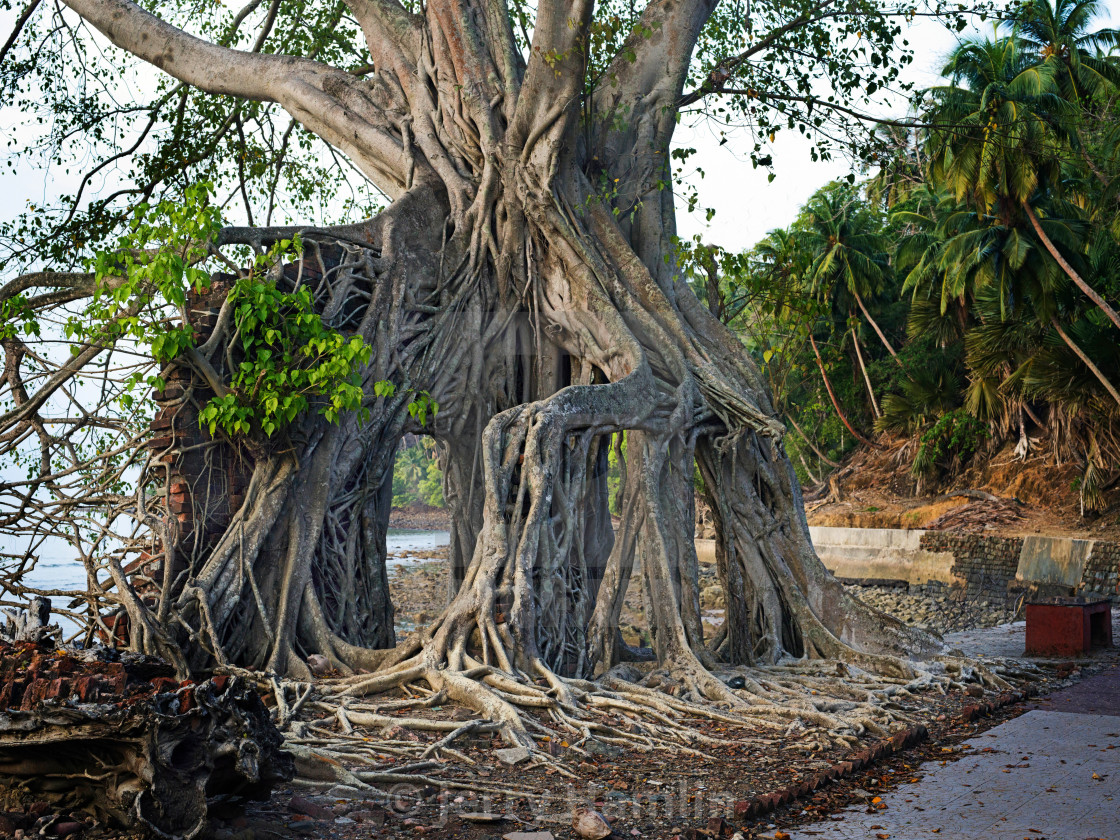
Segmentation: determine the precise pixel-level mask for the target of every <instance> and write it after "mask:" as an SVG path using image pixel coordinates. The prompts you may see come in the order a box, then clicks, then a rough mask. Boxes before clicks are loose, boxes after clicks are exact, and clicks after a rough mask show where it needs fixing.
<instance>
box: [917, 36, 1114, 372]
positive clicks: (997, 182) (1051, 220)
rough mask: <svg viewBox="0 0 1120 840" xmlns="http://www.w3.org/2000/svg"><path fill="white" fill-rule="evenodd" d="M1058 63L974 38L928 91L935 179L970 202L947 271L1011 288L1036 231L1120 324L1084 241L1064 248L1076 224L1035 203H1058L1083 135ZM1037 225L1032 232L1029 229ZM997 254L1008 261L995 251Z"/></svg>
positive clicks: (946, 259) (1043, 304)
mask: <svg viewBox="0 0 1120 840" xmlns="http://www.w3.org/2000/svg"><path fill="white" fill-rule="evenodd" d="M1058 70H1059V68H1058V65H1057V64H1055V63H1052V62H1051V63H1047V62H1041V63H1040V62H1038V61H1037V60H1035V56H1032V55H1030V54H1029V53H1027V52H1025V51H1024V50H1023V49H1022V47H1021V45H1020V43H1019V41H1018V40H1016V39H1010V38H1005V39H1000V40H991V39H987V38H974V39H969V40H966V41H964V42H962V43H961V45H960V46H959V47H958V48H957V49H956V50H955V51H954V52H953V53H952V54H951V55H950V57H949V61H948V62H947V64H946V66H945V68H944V69H943V71H942V74H943V75H945V76H947V77H949V78H950V84H949V85H946V86H943V87H938V88H932V89H930V90H929V91H927V95H928V100H927V103H928V105H927V117H928V119H929V120H930V122H931V123H933V124H935V126H936V127H935V128H934V129H933V130H931V131H930V133H929V140H928V148H929V151H930V177H931V179H932V180H934V181H935V182H936V183H939V184H942V185H944V186H945V187H946V188H947V189H948V190H950V191H951V192H952V193H953V195H954V196H955V198H956V199H957V200H958V201H960V202H962V204H963V205H964V207H963V208H962V209H961V210H960V211H958V217H957V218H953V219H952V224H953V225H954V226H955V228H954V230H953V232H952V235H951V236H948V237H946V241H945V243H944V245H943V246H942V248H943V251H942V253H941V254H940V256H939V261H940V263H941V266H942V267H943V268H947V267H952V269H953V270H952V271H951V272H949V273H948V275H947V276H949V277H952V278H953V282H954V283H955V284H956V285H957V286H958V287H959V286H960V285H961V284H962V283H965V282H968V281H969V279H970V278H972V279H973V281H974V282H975V279H976V278H979V279H980V280H982V281H984V282H991V281H993V280H996V281H998V282H999V283H1001V284H1004V283H1006V284H1007V285H1008V286H1009V287H1010V286H1012V285H1013V284H1014V283H1015V282H1018V281H1017V275H1018V273H1019V272H1020V271H1021V269H1022V268H1023V267H1024V266H1026V265H1027V264H1028V257H1029V256H1030V254H1031V251H1032V247H1033V246H1032V242H1031V239H1037V242H1038V243H1040V244H1041V245H1042V246H1043V247H1044V248H1045V250H1046V251H1047V252H1048V253H1049V254H1050V256H1051V257H1052V258H1053V260H1054V262H1055V263H1056V264H1057V265H1058V266H1059V267H1060V268H1061V270H1062V271H1063V272H1064V273H1065V275H1066V276H1067V277H1069V279H1070V280H1072V281H1073V282H1074V284H1075V285H1076V286H1077V287H1078V288H1079V289H1081V291H1082V292H1084V294H1085V295H1086V296H1087V297H1088V298H1089V299H1090V300H1091V301H1092V302H1093V303H1094V304H1095V305H1096V306H1097V308H1099V309H1100V310H1101V311H1102V312H1103V313H1104V314H1105V315H1106V316H1107V317H1108V318H1109V320H1110V321H1112V323H1113V324H1115V325H1116V326H1117V328H1120V315H1117V313H1116V311H1115V310H1114V309H1113V308H1112V307H1111V306H1110V305H1109V304H1108V302H1107V301H1105V300H1104V298H1103V297H1101V295H1100V294H1098V293H1097V292H1096V290H1095V289H1093V288H1092V287H1091V286H1090V285H1089V284H1088V283H1087V282H1086V281H1085V280H1084V279H1083V278H1082V277H1081V274H1080V273H1079V272H1078V271H1077V270H1076V268H1075V267H1074V265H1073V262H1072V261H1073V260H1075V259H1076V257H1075V256H1074V252H1075V249H1068V251H1069V256H1067V254H1065V253H1063V252H1062V251H1061V250H1060V249H1059V247H1058V246H1059V245H1070V244H1073V242H1074V240H1075V237H1074V236H1073V231H1072V229H1071V226H1070V225H1069V224H1068V223H1067V222H1065V221H1063V220H1061V219H1060V218H1058V217H1054V216H1050V217H1047V218H1045V219H1042V218H1040V217H1039V215H1038V213H1037V212H1036V205H1037V206H1038V207H1039V208H1042V207H1043V205H1044V204H1045V203H1046V201H1047V200H1050V201H1051V202H1053V196H1052V195H1051V194H1052V192H1053V191H1054V190H1055V189H1056V188H1057V187H1058V186H1060V184H1061V181H1062V163H1063V160H1064V157H1065V156H1064V154H1063V153H1064V152H1065V151H1066V150H1068V149H1069V148H1070V145H1071V141H1072V142H1075V138H1074V137H1073V131H1072V129H1071V126H1072V125H1074V123H1075V120H1076V117H1077V114H1078V112H1077V109H1076V106H1075V105H1074V104H1073V103H1071V102H1070V101H1069V100H1067V99H1065V98H1064V97H1063V96H1062V95H1061V92H1060V87H1059V85H1058V83H1057V80H1056V74H1057V73H1058ZM1043 212H1044V213H1045V210H1043ZM1024 222H1025V223H1026V224H1024ZM1028 225H1029V228H1030V230H1032V231H1033V234H1034V235H1033V237H1028V236H1027V235H1026V234H1027V230H1026V228H1027V226H1028ZM993 237H994V239H995V241H993ZM995 252H998V253H999V254H1001V255H1002V256H1003V257H1004V259H1000V260H992V259H990V257H991V255H992V254H993V253H995ZM1000 272H1002V273H1000ZM1001 288H1002V285H1001ZM1035 293H1036V295H1037V299H1036V300H1035V306H1036V308H1038V309H1039V311H1040V313H1041V312H1042V311H1044V310H1046V309H1047V308H1048V302H1047V298H1048V296H1049V291H1048V290H1044V289H1036V290H1035ZM1001 299H1005V298H1001ZM1050 320H1053V318H1051V319H1050ZM1053 323H1055V324H1057V321H1053ZM1058 333H1059V335H1061V337H1062V339H1063V340H1064V341H1065V342H1066V343H1067V344H1068V345H1069V347H1070V349H1071V350H1073V351H1074V353H1075V354H1076V355H1077V356H1078V357H1079V358H1081V359H1082V360H1083V361H1086V364H1087V365H1088V366H1089V367H1090V368H1091V369H1092V370H1093V371H1094V374H1095V375H1097V378H1098V379H1099V380H1100V382H1101V384H1102V385H1103V386H1104V387H1105V388H1106V390H1107V391H1108V392H1109V393H1110V394H1116V393H1117V391H1116V388H1115V387H1114V386H1113V385H1112V383H1111V382H1110V381H1109V380H1108V379H1107V378H1106V377H1105V376H1104V374H1103V373H1101V372H1100V370H1099V368H1097V367H1096V366H1095V365H1093V364H1092V363H1091V361H1088V360H1087V357H1086V355H1085V353H1084V352H1083V351H1082V350H1081V349H1080V348H1079V347H1077V346H1075V343H1074V340H1073V339H1072V338H1071V337H1070V336H1069V334H1068V333H1066V332H1065V331H1063V330H1061V329H1060V325H1058Z"/></svg>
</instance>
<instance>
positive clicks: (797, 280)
mask: <svg viewBox="0 0 1120 840" xmlns="http://www.w3.org/2000/svg"><path fill="white" fill-rule="evenodd" d="M804 233H805V232H804V230H803V229H791V228H775V229H774V230H771V231H770V232H768V233H767V234H766V237H765V238H764V239H763V240H762V241H761V242H759V243H758V244H757V245H755V247H754V248H753V249H752V252H751V269H752V270H753V271H754V272H755V273H756V274H757V276H758V277H760V278H761V279H763V280H764V281H765V283H766V285H767V286H768V287H769V288H771V289H776V290H777V292H776V294H774V295H773V296H772V298H771V300H770V302H769V305H770V312H771V314H773V315H775V316H776V317H778V318H780V319H782V320H784V321H785V322H786V324H787V328H792V329H790V330H789V331H790V332H791V333H797V334H800V333H801V331H802V330H804V333H805V334H807V336H808V339H809V345H810V346H811V347H812V349H813V356H814V357H815V359H816V363H817V369H818V370H819V371H820V374H821V379H822V380H823V382H824V387H825V391H826V392H827V393H828V398H829V401H830V402H831V403H832V408H833V410H834V411H835V412H836V416H837V417H838V418H839V419H840V422H841V423H843V424H844V426H845V428H847V430H848V431H849V432H850V433H851V434H852V437H854V438H855V439H856V440H858V441H859V442H861V443H863V444H865V445H867V446H871V447H876V448H877V444H875V443H873V442H872V441H870V440H869V439H868V438H867V437H866V436H865V435H863V434H861V433H860V432H859V431H857V429H856V428H855V426H854V425H853V424H852V421H851V420H849V419H848V416H847V414H846V413H845V412H844V409H843V407H842V406H841V405H840V400H839V399H838V398H837V396H836V391H835V390H834V389H833V387H832V382H831V381H830V380H829V378H828V371H827V370H826V369H825V364H824V359H823V358H822V357H821V352H820V348H819V347H818V346H817V341H816V338H815V336H814V335H813V322H814V321H815V320H816V316H817V312H818V310H819V308H820V306H819V303H817V302H815V301H812V300H797V298H798V296H799V294H800V295H803V294H804V290H805V288H806V286H807V285H808V284H807V283H806V281H805V278H806V276H807V274H808V271H809V269H810V267H811V253H812V252H810V251H808V250H807V249H806V247H805V245H806V242H807V240H806V239H805V238H804ZM877 411H878V409H877V408H876V412H877ZM798 431H799V432H800V433H801V435H802V436H803V437H805V439H806V441H809V438H808V437H806V436H805V434H804V432H801V430H800V429H798ZM809 443H810V446H813V444H812V442H811V441H809ZM813 448H814V450H815V449H816V447H815V446H814V447H813ZM818 454H819V453H818Z"/></svg>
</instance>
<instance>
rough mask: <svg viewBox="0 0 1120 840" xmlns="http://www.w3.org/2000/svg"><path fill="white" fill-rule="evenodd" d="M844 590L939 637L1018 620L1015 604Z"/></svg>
mask: <svg viewBox="0 0 1120 840" xmlns="http://www.w3.org/2000/svg"><path fill="white" fill-rule="evenodd" d="M845 588H846V589H847V590H848V591H849V592H851V593H852V594H853V595H855V596H856V597H857V598H859V599H860V600H861V601H863V602H865V603H867V604H869V605H871V606H873V607H875V609H877V610H881V611H882V612H885V613H886V614H887V615H890V616H894V617H895V618H897V619H899V620H900V621H904V622H906V623H907V624H910V625H913V626H915V627H921V628H922V629H924V630H934V631H936V632H938V633H942V634H944V633H954V632H956V631H958V630H974V629H977V628H983V627H995V626H997V625H1000V624H1007V623H1009V622H1012V621H1015V620H1017V618H1019V616H1018V615H1017V611H1016V607H1015V605H1014V604H1012V605H1008V604H1003V603H997V602H996V601H994V600H991V599H988V598H964V599H957V598H954V597H951V596H950V595H948V594H944V593H942V594H938V593H934V592H909V591H908V590H907V589H906V587H904V586H862V585H859V584H848V585H847V586H846V587H845Z"/></svg>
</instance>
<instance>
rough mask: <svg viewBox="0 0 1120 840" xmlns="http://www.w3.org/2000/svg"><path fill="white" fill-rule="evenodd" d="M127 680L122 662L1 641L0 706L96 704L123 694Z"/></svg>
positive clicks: (31, 643)
mask: <svg viewBox="0 0 1120 840" xmlns="http://www.w3.org/2000/svg"><path fill="white" fill-rule="evenodd" d="M127 682H128V674H127V672H126V671H125V667H124V664H123V663H121V662H98V663H96V665H95V666H91V665H90V664H89V663H86V662H80V661H79V660H77V659H75V658H74V657H72V656H69V655H67V654H57V655H56V654H52V653H51V652H50V651H45V650H43V649H41V648H40V647H39V646H38V645H36V644H35V643H34V642H16V643H15V644H5V643H0V709H20V710H22V711H30V710H31V709H33V708H35V706H36V705H37V704H38V703H41V702H42V701H44V700H61V701H66V700H71V699H72V700H74V701H76V702H79V703H96V702H98V701H100V700H102V699H106V698H112V697H114V696H118V695H122V694H124V690H125V685H126V683H127ZM177 685H178V684H176V686H177Z"/></svg>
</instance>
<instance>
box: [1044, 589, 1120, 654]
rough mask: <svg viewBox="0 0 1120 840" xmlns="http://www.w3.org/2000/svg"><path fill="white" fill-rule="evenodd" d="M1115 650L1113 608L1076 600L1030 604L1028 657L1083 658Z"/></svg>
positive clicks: (1054, 600)
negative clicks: (1097, 650)
mask: <svg viewBox="0 0 1120 840" xmlns="http://www.w3.org/2000/svg"><path fill="white" fill-rule="evenodd" d="M1111 646H1112V604H1111V603H1110V602H1109V601H1105V600H1101V601H1085V600H1079V599H1075V598H1070V599H1053V600H1048V601H1036V602H1032V603H1028V604H1027V650H1026V654H1027V656H1080V655H1081V654H1084V653H1088V652H1089V650H1090V649H1091V648H1094V647H1111Z"/></svg>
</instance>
